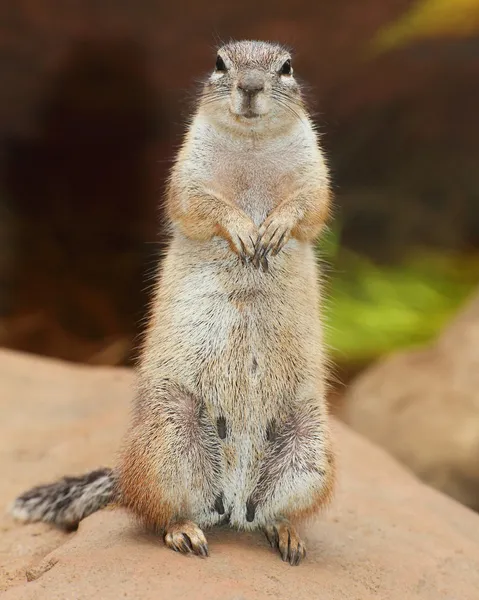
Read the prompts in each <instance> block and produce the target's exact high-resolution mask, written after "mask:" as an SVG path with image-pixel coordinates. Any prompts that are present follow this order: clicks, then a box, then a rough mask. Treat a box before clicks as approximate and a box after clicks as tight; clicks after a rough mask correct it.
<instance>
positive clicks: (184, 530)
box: [164, 521, 208, 557]
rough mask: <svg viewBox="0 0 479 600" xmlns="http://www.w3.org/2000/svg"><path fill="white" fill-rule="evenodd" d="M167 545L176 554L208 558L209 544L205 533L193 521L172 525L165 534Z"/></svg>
mask: <svg viewBox="0 0 479 600" xmlns="http://www.w3.org/2000/svg"><path fill="white" fill-rule="evenodd" d="M164 539H165V544H166V545H167V546H168V548H171V550H174V551H175V552H181V553H182V554H196V555H197V556H203V557H206V556H208V542H207V541H206V538H205V535H204V533H203V532H202V531H201V529H200V528H199V527H198V525H196V524H195V523H193V522H192V521H181V522H177V523H173V525H170V526H169V527H168V529H167V530H166V532H165V538H164Z"/></svg>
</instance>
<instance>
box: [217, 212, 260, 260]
mask: <svg viewBox="0 0 479 600" xmlns="http://www.w3.org/2000/svg"><path fill="white" fill-rule="evenodd" d="M222 229H223V232H224V233H223V236H224V237H225V238H226V239H227V241H228V242H229V244H230V247H231V249H232V250H233V252H236V254H237V255H238V256H239V257H240V260H241V262H242V263H243V264H246V262H247V261H248V260H252V259H253V256H254V253H255V249H256V248H255V242H256V240H257V238H258V234H259V232H258V228H257V227H256V225H255V224H254V223H253V221H252V220H251V219H250V218H249V217H247V216H246V215H240V214H238V215H234V217H232V218H231V219H229V220H228V222H227V223H225V225H224V226H223V228H222Z"/></svg>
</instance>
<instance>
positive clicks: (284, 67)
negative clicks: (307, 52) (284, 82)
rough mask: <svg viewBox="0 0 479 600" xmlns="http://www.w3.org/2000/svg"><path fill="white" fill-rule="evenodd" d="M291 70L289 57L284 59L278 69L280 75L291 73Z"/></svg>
mask: <svg viewBox="0 0 479 600" xmlns="http://www.w3.org/2000/svg"><path fill="white" fill-rule="evenodd" d="M292 72H293V67H292V66H291V59H290V58H288V60H285V61H284V63H283V65H282V66H281V69H280V70H279V74H280V75H291V73H292Z"/></svg>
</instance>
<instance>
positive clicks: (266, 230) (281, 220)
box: [252, 213, 294, 267]
mask: <svg viewBox="0 0 479 600" xmlns="http://www.w3.org/2000/svg"><path fill="white" fill-rule="evenodd" d="M293 227H294V221H293V219H292V218H291V217H290V216H289V215H285V214H282V213H276V214H275V213H273V214H271V215H270V216H269V217H268V218H267V219H266V221H265V222H264V223H263V224H262V225H261V227H260V229H259V236H258V239H257V241H256V247H255V253H254V256H253V261H252V262H253V264H254V265H255V266H256V267H258V266H259V264H260V263H261V264H262V263H263V262H264V261H267V259H268V255H269V254H271V256H276V255H277V254H278V252H280V250H281V249H282V248H284V246H285V245H286V244H287V243H288V241H289V239H290V237H291V231H292V229H293Z"/></svg>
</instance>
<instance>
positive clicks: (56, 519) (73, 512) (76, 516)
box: [10, 468, 116, 529]
mask: <svg viewBox="0 0 479 600" xmlns="http://www.w3.org/2000/svg"><path fill="white" fill-rule="evenodd" d="M115 497H116V475H115V472H114V471H113V470H112V469H103V468H102V469H97V470H95V471H91V472H90V473H86V474H85V475H82V476H80V477H63V478H62V479H60V480H59V481H56V482H55V483H50V484H47V485H39V486H36V487H34V488H32V489H31V490H28V491H27V492H25V493H24V494H22V495H21V496H19V497H18V498H17V499H16V500H15V502H14V503H13V505H12V506H11V508H10V512H11V514H12V515H13V516H14V517H15V518H16V519H19V520H21V521H25V522H29V521H30V522H32V521H45V522H47V523H54V524H55V525H58V526H59V527H63V528H65V529H75V528H76V527H77V526H78V523H79V522H80V521H81V520H82V519H84V518H85V517H88V515H91V514H92V513H94V512H95V511H97V510H99V509H100V508H103V507H104V506H106V505H107V504H109V503H110V502H113V501H114V500H115Z"/></svg>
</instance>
